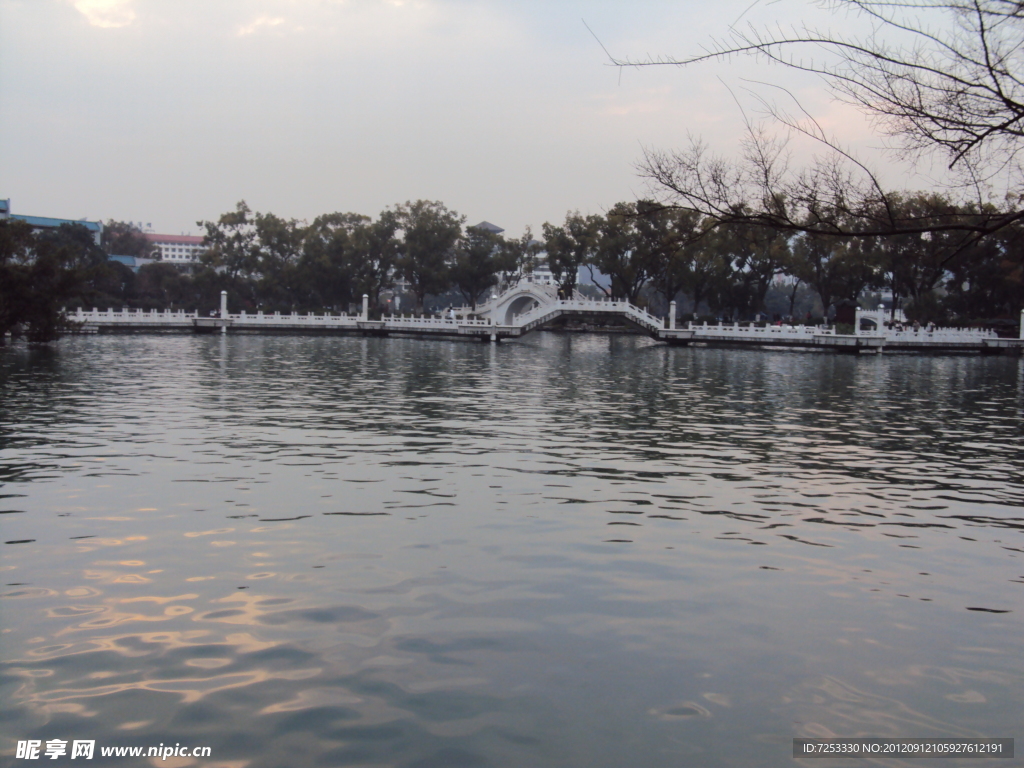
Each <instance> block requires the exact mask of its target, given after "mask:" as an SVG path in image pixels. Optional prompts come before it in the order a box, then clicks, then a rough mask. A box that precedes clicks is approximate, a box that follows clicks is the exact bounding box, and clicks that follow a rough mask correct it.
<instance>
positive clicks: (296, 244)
mask: <svg viewBox="0 0 1024 768" xmlns="http://www.w3.org/2000/svg"><path fill="white" fill-rule="evenodd" d="M254 229H255V235H256V237H255V241H254V246H255V248H254V250H253V256H254V258H255V272H256V273H257V275H258V284H257V293H258V296H259V298H260V299H261V300H262V301H263V302H266V303H269V304H270V305H271V306H275V307H279V308H281V309H289V310H294V309H296V308H297V306H299V305H302V304H303V301H302V291H301V285H300V283H301V277H300V270H299V259H300V257H301V255H302V247H303V240H304V238H305V227H304V226H303V225H302V224H301V223H300V222H298V221H296V220H295V219H282V218H281V217H280V216H276V215H274V214H272V213H257V214H256V215H255V217H254Z"/></svg>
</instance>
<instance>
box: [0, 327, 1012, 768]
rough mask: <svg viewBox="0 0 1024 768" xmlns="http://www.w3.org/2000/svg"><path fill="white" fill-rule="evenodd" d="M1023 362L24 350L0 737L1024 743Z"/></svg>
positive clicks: (14, 428)
mask: <svg viewBox="0 0 1024 768" xmlns="http://www.w3.org/2000/svg"><path fill="white" fill-rule="evenodd" d="M1022 381H1024V372H1022V367H1021V362H1020V361H1018V360H1010V359H978V358H957V357H943V358H939V357H935V358H927V357H883V358H879V359H853V358H845V357H838V356H836V357H833V356H827V355H819V354H802V353H757V352H747V351H719V350H684V349H667V348H664V347H660V346H655V345H652V344H649V343H648V342H646V341H644V340H639V339H635V338H620V337H599V336H585V337H556V336H550V335H549V336H544V335H542V336H538V337H535V338H533V339H530V340H529V341H527V342H524V343H522V344H508V345H503V346H501V347H500V348H495V347H493V346H490V345H476V344H469V343H463V344H459V343H451V344H449V343H443V342H442V343H422V342H418V341H413V340H398V339H392V340H375V339H326V338H273V337H248V338H247V337H230V338H227V339H222V338H190V337H169V338H154V337H129V338H125V337H98V338H93V339H84V338H83V339H70V340H67V341H66V342H62V344H61V345H60V347H59V348H58V350H57V351H56V352H55V353H51V354H46V353H27V352H24V351H17V350H16V351H11V352H7V353H5V355H4V356H3V357H0V429H2V430H3V431H2V432H0V480H2V481H3V482H4V485H3V487H2V488H0V512H4V514H3V515H0V526H2V528H0V530H2V531H3V540H4V541H16V542H23V543H19V544H7V545H4V546H3V548H2V554H3V556H4V559H3V563H2V565H0V568H2V569H3V570H0V578H2V583H3V584H4V585H6V586H4V587H3V588H2V592H0V594H2V595H3V599H2V601H0V625H2V629H0V631H2V634H0V645H2V648H3V654H2V655H3V665H2V667H0V674H2V678H0V683H2V686H3V688H2V692H0V701H2V702H3V704H0V707H2V708H3V710H4V717H5V718H6V725H5V728H4V738H5V739H6V740H5V741H3V742H2V743H0V750H2V752H3V753H5V754H6V753H8V752H11V753H13V747H14V740H16V739H18V738H43V739H45V738H65V739H70V738H96V739H97V740H98V742H99V743H100V744H104V743H105V744H145V745H148V744H156V743H160V742H164V743H173V742H175V741H180V742H181V743H188V744H203V745H209V746H211V747H213V755H214V758H215V760H214V762H212V763H207V764H209V765H228V764H231V765H237V766H242V765H252V766H274V765H320V764H322V765H402V766H405V765H409V766H412V765H416V766H433V765H438V766H440V765H445V766H463V765H464V766H475V765H526V764H531V765H566V766H570V765H584V764H585V765H597V766H601V765H607V766H613V765H614V766H618V765H626V764H633V765H640V764H642V765H645V766H659V765H666V766H667V765H679V764H693V763H699V764H702V765H751V764H758V765H782V764H789V763H791V762H792V761H791V758H790V757H789V755H790V754H791V746H790V739H791V738H792V737H793V736H819V735H832V734H837V735H845V736H855V735H870V736H972V735H984V736H1015V735H1016V733H1015V732H1014V728H1016V727H1017V723H1018V721H1019V719H1018V717H1017V714H1018V713H1019V712H1020V710H1021V705H1022V697H1024V694H1021V690H1024V687H1022V686H1021V683H1022V682H1024V675H1022V666H1024V665H1022V662H1021V661H1020V659H1021V653H1020V650H1021V648H1020V639H1019V638H1020V616H1021V609H1020V602H1021V600H1020V595H1021V594H1022V592H1021V590H1022V589H1024V567H1022V561H1021V553H1022V552H1024V540H1019V539H1024V537H1022V536H1021V532H1022V531H1024V515H1022V514H1021V512H1020V507H1021V499H1022V492H1021V491H1022V483H1024V477H1022V469H1024V443H1022V441H1021V436H1022V435H1021V432H1022V426H1021V425H1022V419H1021V415H1022V414H1021V409H1022V407H1024V392H1022V384H1021V382H1022ZM969 609H973V610H969ZM979 609H983V610H979ZM995 611H1003V612H1001V613H996V612H995ZM826 763H827V761H826ZM182 764H184V763H182ZM914 764H915V765H920V764H921V763H920V761H915V762H914ZM955 764H956V761H952V763H951V762H949V761H943V762H942V763H941V765H955ZM824 765H825V764H823V766H822V768H824Z"/></svg>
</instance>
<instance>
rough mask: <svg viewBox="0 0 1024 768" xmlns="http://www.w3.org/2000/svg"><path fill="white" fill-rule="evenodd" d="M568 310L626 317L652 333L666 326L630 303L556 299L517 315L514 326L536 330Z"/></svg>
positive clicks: (606, 300) (659, 319)
mask: <svg viewBox="0 0 1024 768" xmlns="http://www.w3.org/2000/svg"><path fill="white" fill-rule="evenodd" d="M567 310H571V311H573V312H589V313H592V314H595V315H618V316H620V317H621V316H624V317H628V318H629V319H630V320H632V321H634V322H636V323H638V324H639V325H641V326H644V327H646V328H648V329H649V330H652V331H656V330H660V329H661V328H664V326H665V324H664V321H663V320H662V319H661V318H660V317H655V316H654V315H652V314H651V313H650V312H648V311H647V310H644V309H640V307H637V306H634V305H633V304H630V303H629V302H628V301H613V300H611V299H556V300H554V301H552V302H549V303H546V304H541V305H539V306H536V307H534V308H533V309H530V310H528V311H526V312H523V313H522V314H519V315H515V316H514V318H513V320H512V325H515V326H519V327H523V328H525V326H530V328H535V327H536V326H537V325H540V324H541V323H544V322H547V321H548V320H550V319H552V318H554V317H557V316H558V315H559V314H561V313H562V312H563V311H567ZM526 330H529V329H526Z"/></svg>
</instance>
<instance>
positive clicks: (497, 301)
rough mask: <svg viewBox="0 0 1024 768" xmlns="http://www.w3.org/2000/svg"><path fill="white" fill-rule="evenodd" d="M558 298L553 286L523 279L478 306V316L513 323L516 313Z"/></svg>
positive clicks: (502, 322) (524, 311) (549, 302)
mask: <svg viewBox="0 0 1024 768" xmlns="http://www.w3.org/2000/svg"><path fill="white" fill-rule="evenodd" d="M557 299H558V296H557V294H556V289H555V288H554V287H553V286H546V285H539V284H537V283H529V282H526V281H523V282H520V283H519V284H518V285H514V286H512V287H511V288H509V289H508V290H507V291H505V292H504V293H502V294H501V295H500V296H496V297H494V298H492V299H491V300H490V301H488V302H486V303H484V304H481V305H480V306H478V307H477V310H476V316H477V317H480V318H486V319H489V320H490V321H491V322H492V323H494V324H495V325H512V324H513V322H514V321H515V316H516V315H522V314H524V313H526V312H529V311H530V310H531V309H533V308H534V307H537V306H542V305H548V304H554V303H555V302H556V301H557Z"/></svg>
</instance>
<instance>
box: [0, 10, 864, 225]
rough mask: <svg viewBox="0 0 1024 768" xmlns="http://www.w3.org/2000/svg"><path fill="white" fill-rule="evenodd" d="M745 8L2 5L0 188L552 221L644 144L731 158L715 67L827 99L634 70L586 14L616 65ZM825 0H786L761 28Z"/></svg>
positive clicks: (627, 163)
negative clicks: (439, 205) (413, 209)
mask: <svg viewBox="0 0 1024 768" xmlns="http://www.w3.org/2000/svg"><path fill="white" fill-rule="evenodd" d="M748 7H750V3H749V0H722V1H721V2H719V3H714V4H712V3H698V2H690V3H679V2H664V0H635V2H633V3H629V4H626V3H622V2H616V1H613V0H560V2H555V3H552V2H548V1H546V0H545V1H542V0H515V1H513V0H407V1H406V2H399V1H398V0H215V1H214V0H72V1H71V2H69V0H0V57H2V66H0V114H2V115H4V120H2V121H0V179H2V180H3V188H2V189H0V197H11V198H12V204H13V206H14V208H15V210H17V211H21V212H24V213H34V214H38V215H55V216H68V217H74V218H78V217H81V216H89V217H91V218H102V219H104V220H105V219H108V218H115V219H125V220H134V221H139V220H142V221H152V222H153V223H154V226H155V227H157V228H159V229H163V230H166V231H170V232H180V231H189V230H192V231H195V230H196V227H195V222H196V221H197V220H199V219H211V218H214V217H216V216H217V215H219V214H220V213H222V212H224V211H226V210H230V209H232V208H233V207H234V204H235V203H236V202H237V201H238V200H240V199H243V198H244V199H246V200H247V201H248V202H249V203H250V205H251V206H252V207H253V208H255V209H257V210H263V211H273V212H275V213H278V214H280V215H282V216H289V217H296V218H299V219H312V218H313V217H314V216H316V215H318V214H320V213H324V212H329V211H335V210H341V211H355V212H359V213H365V214H368V215H376V214H377V213H379V212H380V211H381V210H382V209H383V208H384V207H386V206H388V205H390V204H394V203H400V202H404V201H405V200H408V199H416V198H421V197H422V198H428V199H439V200H441V201H443V202H444V203H445V204H446V205H448V206H449V207H451V208H454V209H456V210H458V211H460V212H461V213H464V214H466V215H467V217H468V218H469V219H471V220H480V219H487V220H489V221H493V222H495V223H498V224H500V225H501V226H503V227H505V228H506V229H507V230H508V231H509V232H511V233H513V234H518V233H519V232H521V231H522V229H523V228H524V227H525V226H527V225H530V226H532V227H533V229H534V231H537V230H538V229H539V228H540V225H541V224H542V223H543V222H544V221H558V220H561V219H562V218H563V217H564V215H565V212H566V211H567V210H570V209H577V208H579V209H580V210H582V211H589V212H595V213H596V212H600V211H603V210H606V209H607V208H609V207H611V206H612V205H614V204H615V203H616V202H618V201H620V200H629V199H635V197H636V196H637V195H641V194H643V193H644V192H645V187H644V182H643V181H642V180H641V179H639V178H638V177H637V175H636V172H635V169H634V166H635V163H636V161H637V160H638V158H639V157H640V156H641V153H642V151H643V148H644V147H654V148H663V149H671V148H673V147H680V146H682V145H683V144H684V143H685V141H686V136H687V134H697V135H703V136H704V137H705V138H706V139H708V140H709V141H710V142H711V143H712V144H713V145H714V146H715V148H716V149H717V150H719V151H721V152H723V153H729V152H732V151H733V150H734V149H735V148H736V147H737V146H738V142H739V138H740V130H741V119H740V118H741V116H740V114H739V112H738V108H737V106H736V103H735V101H734V100H733V97H732V95H731V94H730V92H729V90H728V89H727V88H726V87H725V85H723V82H722V81H721V80H719V78H720V77H721V78H722V79H723V80H725V82H731V83H733V84H736V83H738V82H741V81H742V78H744V77H748V78H751V79H759V80H765V79H770V78H780V79H785V80H786V85H787V87H790V88H791V89H792V90H794V92H801V93H804V92H805V91H803V90H801V89H804V88H808V89H810V90H808V91H806V92H807V93H815V94H817V96H815V98H821V101H820V102H815V104H814V106H815V108H816V109H817V108H819V107H821V106H822V105H824V106H825V107H827V105H828V100H827V98H825V97H821V96H820V94H821V89H820V88H819V87H818V85H817V84H816V83H815V82H810V81H808V80H807V79H806V78H804V79H803V80H799V79H798V80H796V81H791V80H790V79H788V78H791V77H792V73H787V72H786V71H785V70H781V69H778V68H765V67H763V66H759V65H757V64H756V63H754V62H751V61H749V60H739V61H735V62H733V63H732V64H730V65H728V66H725V65H723V66H715V65H712V66H706V67H700V68H694V69H675V68H660V69H645V70H626V71H623V72H621V73H620V72H619V71H617V70H615V69H614V68H612V67H609V66H607V59H606V58H605V54H604V53H603V51H602V50H601V47H600V46H599V45H598V43H597V42H596V41H595V40H594V38H593V37H592V35H591V33H590V32H589V31H588V30H587V28H586V27H585V26H584V24H583V21H582V20H581V19H585V20H586V23H587V25H588V26H589V27H590V28H591V29H593V30H594V32H595V33H596V34H597V35H598V36H599V37H600V38H601V42H602V43H603V44H604V45H605V46H607V47H608V49H609V50H611V51H612V52H613V53H614V54H615V55H620V56H621V55H631V56H635V57H643V56H644V55H646V54H652V55H658V54H669V55H672V54H675V55H681V54H685V53H692V52H695V51H699V50H700V49H701V47H702V46H706V45H707V44H708V41H709V40H710V39H711V38H712V37H713V36H715V35H718V36H721V35H722V34H724V32H725V30H727V29H728V25H729V24H730V23H731V22H732V21H734V20H735V19H736V18H737V17H738V16H739V15H741V14H742V13H743V12H744V10H745V9H747V8H748ZM809 9H813V6H811V5H808V3H807V2H804V0H782V2H776V3H770V4H762V5H758V6H756V7H753V10H751V11H750V12H749V13H748V14H747V15H746V16H745V17H744V20H749V21H752V22H754V23H773V22H777V21H786V20H787V19H792V20H799V19H801V18H803V16H804V14H805V13H806V12H807V11H808V10H809ZM757 14H761V16H760V17H758V16H757ZM786 14H789V16H786ZM83 19H84V20H85V21H86V22H87V23H85V24H83V23H82V21H83ZM841 21H842V23H843V24H848V19H842V20H841ZM823 114H824V115H825V117H826V118H829V117H830V116H834V117H835V118H837V126H838V128H840V129H842V128H844V127H845V126H848V125H850V123H849V122H848V121H845V119H843V120H838V118H840V117H841V116H840V115H839V114H838V113H835V112H831V113H830V112H828V111H826V112H824V113H823ZM849 135H852V134H849Z"/></svg>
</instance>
